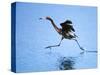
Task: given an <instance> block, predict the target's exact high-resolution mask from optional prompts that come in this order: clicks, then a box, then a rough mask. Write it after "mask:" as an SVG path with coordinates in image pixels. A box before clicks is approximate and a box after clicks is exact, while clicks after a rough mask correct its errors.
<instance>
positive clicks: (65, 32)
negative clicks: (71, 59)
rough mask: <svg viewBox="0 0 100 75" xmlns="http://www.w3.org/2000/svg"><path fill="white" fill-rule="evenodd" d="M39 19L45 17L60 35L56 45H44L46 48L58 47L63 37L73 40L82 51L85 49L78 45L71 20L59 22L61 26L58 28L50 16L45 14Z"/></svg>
mask: <svg viewBox="0 0 100 75" xmlns="http://www.w3.org/2000/svg"><path fill="white" fill-rule="evenodd" d="M39 19H40V20H42V19H46V20H48V21H50V22H51V24H52V26H53V27H54V29H55V30H56V32H57V33H58V34H59V35H61V40H60V42H59V43H58V44H57V45H52V46H47V47H45V49H47V48H50V49H51V48H52V47H59V46H60V45H61V42H62V40H63V39H69V40H74V41H75V42H76V43H77V44H78V46H79V48H80V49H81V50H82V51H84V50H85V49H84V48H83V47H81V46H80V44H79V42H78V40H77V37H78V36H77V35H76V34H75V29H74V27H73V25H72V24H73V23H72V21H71V20H66V21H65V22H62V23H60V25H61V27H62V28H58V27H57V25H56V24H55V23H54V21H53V19H52V18H51V17H50V16H47V17H45V18H39Z"/></svg>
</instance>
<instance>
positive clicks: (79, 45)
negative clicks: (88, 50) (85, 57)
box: [74, 39, 85, 51]
mask: <svg viewBox="0 0 100 75" xmlns="http://www.w3.org/2000/svg"><path fill="white" fill-rule="evenodd" d="M74 40H75V41H76V43H77V45H78V46H79V48H80V49H81V50H82V51H84V50H85V49H84V48H83V47H81V46H80V44H79V42H78V40H77V39H74Z"/></svg>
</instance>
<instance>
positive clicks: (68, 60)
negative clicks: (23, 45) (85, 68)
mask: <svg viewBox="0 0 100 75" xmlns="http://www.w3.org/2000/svg"><path fill="white" fill-rule="evenodd" d="M87 53H97V51H82V52H80V53H79V54H77V56H71V57H69V56H67V57H65V56H63V55H60V54H59V53H56V52H53V51H51V50H50V51H49V52H48V53H47V54H48V55H49V56H52V55H54V56H53V57H55V56H57V58H56V59H57V63H58V65H57V67H58V69H59V70H72V69H76V68H75V64H76V63H77V62H76V61H77V60H78V59H80V58H81V57H83V56H84V54H87Z"/></svg>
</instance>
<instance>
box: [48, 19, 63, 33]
mask: <svg viewBox="0 0 100 75" xmlns="http://www.w3.org/2000/svg"><path fill="white" fill-rule="evenodd" d="M49 21H50V22H51V24H52V25H53V27H54V28H55V30H56V31H57V32H58V33H60V32H61V29H60V28H58V27H57V26H56V24H55V23H54V21H53V20H52V19H49Z"/></svg>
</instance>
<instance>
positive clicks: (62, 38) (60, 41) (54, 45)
mask: <svg viewBox="0 0 100 75" xmlns="http://www.w3.org/2000/svg"><path fill="white" fill-rule="evenodd" d="M63 39H64V38H63V37H62V38H61V40H60V42H59V44H58V45H52V46H47V47H45V49H47V48H50V49H51V48H52V47H59V46H60V45H61V42H62V40H63Z"/></svg>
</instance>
